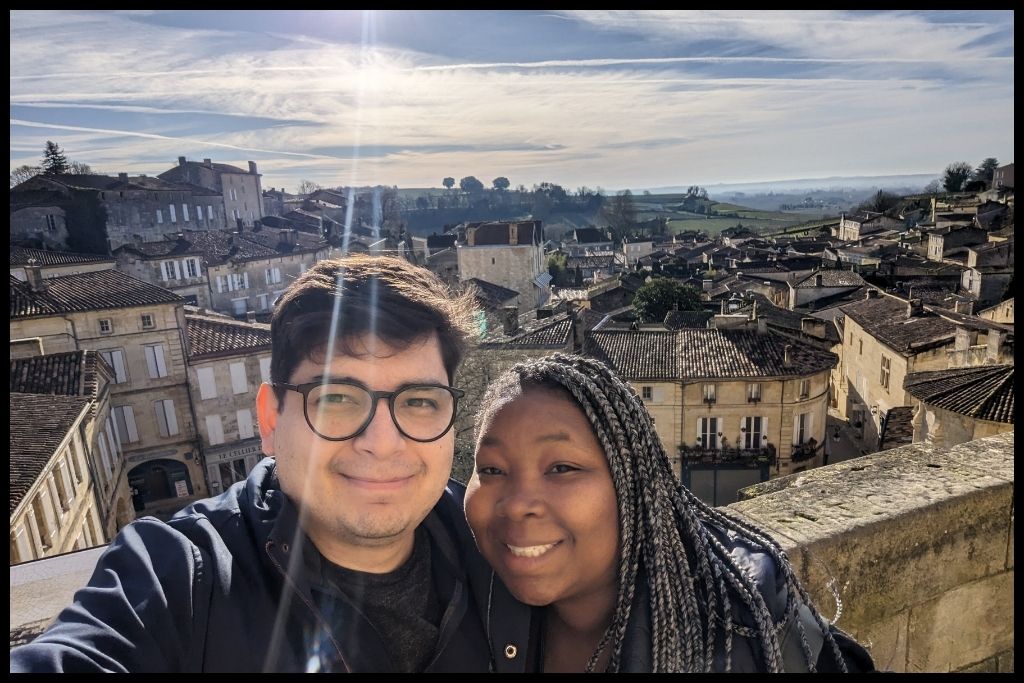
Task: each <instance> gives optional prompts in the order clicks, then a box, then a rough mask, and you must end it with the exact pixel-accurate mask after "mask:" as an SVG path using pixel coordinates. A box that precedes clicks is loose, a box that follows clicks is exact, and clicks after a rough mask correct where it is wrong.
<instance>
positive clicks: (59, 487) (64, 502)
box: [47, 465, 71, 512]
mask: <svg viewBox="0 0 1024 683" xmlns="http://www.w3.org/2000/svg"><path fill="white" fill-rule="evenodd" d="M65 466H66V465H65ZM47 479H48V481H47V486H50V485H52V486H53V489H54V490H55V491H56V492H57V503H58V504H59V505H60V511H61V512H67V511H68V510H70V509H71V496H70V491H69V489H70V488H71V487H70V486H69V485H68V486H66V485H65V483H64V481H63V477H62V476H61V474H60V472H59V470H55V471H53V472H50V474H49V476H48V477H47Z"/></svg>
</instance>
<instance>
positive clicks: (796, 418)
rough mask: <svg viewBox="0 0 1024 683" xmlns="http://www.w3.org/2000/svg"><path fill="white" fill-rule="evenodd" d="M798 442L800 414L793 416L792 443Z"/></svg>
mask: <svg viewBox="0 0 1024 683" xmlns="http://www.w3.org/2000/svg"><path fill="white" fill-rule="evenodd" d="M799 443H800V415H794V416H793V445H794V446H796V445H797V444H799Z"/></svg>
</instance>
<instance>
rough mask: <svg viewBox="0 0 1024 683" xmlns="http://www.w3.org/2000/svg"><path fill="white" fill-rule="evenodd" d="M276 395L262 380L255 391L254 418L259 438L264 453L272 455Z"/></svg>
mask: <svg viewBox="0 0 1024 683" xmlns="http://www.w3.org/2000/svg"><path fill="white" fill-rule="evenodd" d="M277 409H278V403H277V395H276V394H275V393H274V388H273V387H272V386H270V385H269V384H267V383H266V382H264V383H263V384H261V385H260V390H259V391H258V392H257V393H256V419H257V421H258V422H259V425H260V439H261V440H262V441H263V453H264V455H269V456H273V455H274V431H275V430H276V429H277V418H278V417H279V413H278V411H277Z"/></svg>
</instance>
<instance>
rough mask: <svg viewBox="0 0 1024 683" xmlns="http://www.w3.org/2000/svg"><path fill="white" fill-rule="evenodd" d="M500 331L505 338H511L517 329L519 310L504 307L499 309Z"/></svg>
mask: <svg viewBox="0 0 1024 683" xmlns="http://www.w3.org/2000/svg"><path fill="white" fill-rule="evenodd" d="M501 329H502V331H503V332H504V333H505V335H506V336H512V335H513V334H515V333H516V330H517V329H519V308H518V307H517V306H505V307H504V308H502V309H501Z"/></svg>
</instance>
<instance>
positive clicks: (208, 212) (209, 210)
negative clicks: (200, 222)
mask: <svg viewBox="0 0 1024 683" xmlns="http://www.w3.org/2000/svg"><path fill="white" fill-rule="evenodd" d="M206 215H207V216H208V217H209V220H211V221H212V220H213V207H212V206H210V205H209V204H207V205H206Z"/></svg>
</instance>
